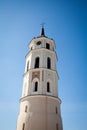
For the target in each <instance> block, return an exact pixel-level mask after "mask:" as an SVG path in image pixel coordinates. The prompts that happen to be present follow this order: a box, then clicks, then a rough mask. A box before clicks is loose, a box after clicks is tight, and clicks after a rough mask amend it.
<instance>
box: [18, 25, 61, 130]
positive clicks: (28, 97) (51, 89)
mask: <svg viewBox="0 0 87 130" xmlns="http://www.w3.org/2000/svg"><path fill="white" fill-rule="evenodd" d="M29 48H30V51H29V53H28V54H27V55H26V65H25V72H24V79H23V90H22V97H21V99H20V111H19V115H18V121H17V130H63V128H62V120H61V111H60V104H61V100H60V99H59V98H58V73H57V70H56V62H57V55H56V52H55V43H54V40H53V39H50V38H48V37H46V36H45V32H44V27H43V26H42V28H41V33H40V36H38V37H36V38H33V39H32V40H31V42H30V43H29Z"/></svg>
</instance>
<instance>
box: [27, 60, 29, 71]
mask: <svg viewBox="0 0 87 130" xmlns="http://www.w3.org/2000/svg"><path fill="white" fill-rule="evenodd" d="M28 70H29V61H28V62H27V71H28Z"/></svg>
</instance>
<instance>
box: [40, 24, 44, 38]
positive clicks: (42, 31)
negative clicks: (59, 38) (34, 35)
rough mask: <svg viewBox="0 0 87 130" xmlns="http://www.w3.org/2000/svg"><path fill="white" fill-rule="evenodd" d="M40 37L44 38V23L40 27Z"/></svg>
mask: <svg viewBox="0 0 87 130" xmlns="http://www.w3.org/2000/svg"><path fill="white" fill-rule="evenodd" d="M40 35H41V36H45V32H44V23H42V27H41V34H40Z"/></svg>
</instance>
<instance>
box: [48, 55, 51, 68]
mask: <svg viewBox="0 0 87 130" xmlns="http://www.w3.org/2000/svg"><path fill="white" fill-rule="evenodd" d="M47 68H48V69H50V68H51V59H50V58H49V57H48V58H47Z"/></svg>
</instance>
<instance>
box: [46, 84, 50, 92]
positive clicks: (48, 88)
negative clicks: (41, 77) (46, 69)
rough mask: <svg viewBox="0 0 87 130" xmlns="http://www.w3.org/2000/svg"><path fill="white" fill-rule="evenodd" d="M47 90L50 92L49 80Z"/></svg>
mask: <svg viewBox="0 0 87 130" xmlns="http://www.w3.org/2000/svg"><path fill="white" fill-rule="evenodd" d="M47 92H50V83H49V82H47Z"/></svg>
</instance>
